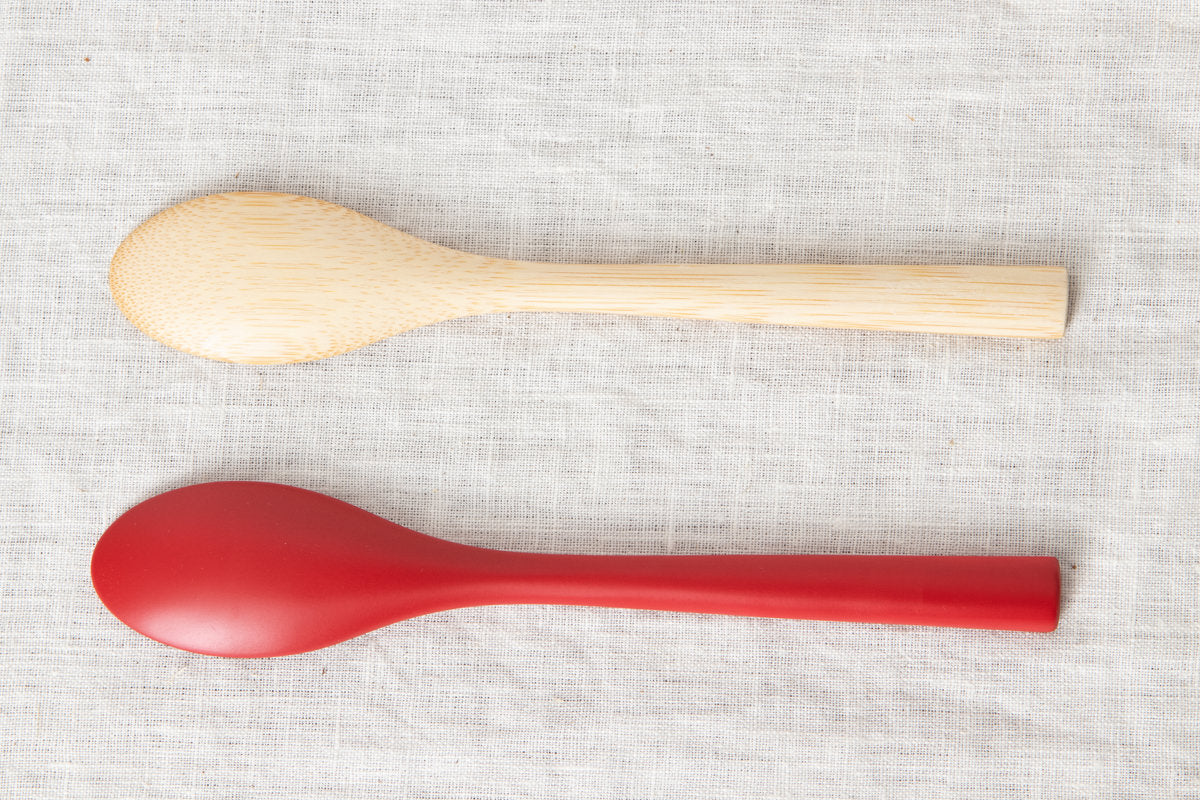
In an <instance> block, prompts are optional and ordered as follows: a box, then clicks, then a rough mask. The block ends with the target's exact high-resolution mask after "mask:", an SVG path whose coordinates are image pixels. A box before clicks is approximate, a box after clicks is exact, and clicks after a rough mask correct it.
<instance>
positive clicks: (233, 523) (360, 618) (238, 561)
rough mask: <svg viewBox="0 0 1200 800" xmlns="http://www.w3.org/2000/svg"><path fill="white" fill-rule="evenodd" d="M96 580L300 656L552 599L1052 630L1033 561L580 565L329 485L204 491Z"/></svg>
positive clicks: (720, 560) (187, 644)
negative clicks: (430, 532)
mask: <svg viewBox="0 0 1200 800" xmlns="http://www.w3.org/2000/svg"><path fill="white" fill-rule="evenodd" d="M91 571H92V583H93V585H94V586H95V589H96V592H97V594H98V595H99V597H100V599H101V601H102V602H103V603H104V605H105V606H107V608H108V609H109V610H110V611H111V612H112V613H113V614H114V615H115V616H116V617H117V618H119V619H120V620H121V621H122V622H124V623H125V624H126V625H128V626H129V627H131V628H133V629H134V630H136V631H138V632H139V633H142V634H144V635H145V636H148V637H150V638H151V639H155V640H157V641H159V642H162V643H164V644H168V645H172V646H174V647H178V648H181V649H183V650H189V651H192V652H196V653H203V654H209V655H218V656H231V657H262V656H278V655H289V654H293V653H301V652H305V651H309V650H315V649H317V648H321V647H326V646H328V645H332V644H336V643H338V642H342V641H345V640H346V639H350V638H353V637H355V636H358V635H360V634H363V633H366V632H368V631H371V630H374V629H376V628H380V627H383V626H385V625H388V624H390V623H393V622H396V621H398V620H403V619H409V618H412V617H416V616H420V615H424V614H429V613H433V612H437V611H443V610H448V609H452V608H460V607H464V606H479V605H492V604H500V603H556V604H571V605H590V606H608V607H615V608H647V609H658V610H663V611H684V612H698V613H716V614H733V615H741V616H763V617H778V618H788V619H818V620H840V621H849V622H875V623H890V624H908V625H940V626H950V627H975V628H995V629H1004V630H1020V631H1049V630H1053V629H1054V628H1055V626H1056V625H1057V621H1058V604H1059V570H1058V561H1057V560H1056V559H1054V558H1049V557H1036V556H1011V557H1010V556H837V555H818V556H808V555H762V556H759V555H719V556H583V555H558V554H546V553H520V552H512V551H505V550H493V549H487V548H481V547H471V546H467V545H462V544H457V543H454V542H448V541H444V540H442V539H437V538H434V537H431V536H426V535H424V534H422V533H418V532H416V531H413V530H410V529H408V528H404V527H402V526H400V525H396V524H394V523H392V522H389V521H388V520H385V519H383V518H381V517H378V516H375V515H374V514H371V513H368V512H367V511H364V510H362V509H360V508H357V507H355V506H352V505H350V504H348V503H344V502H342V501H340V500H336V499H334V498H332V497H328V496H326V495H323V494H319V493H317V492H310V491H307V490H304V489H299V488H295V487H292V486H284V485H281V484H275V483H258V482H248V481H231V482H217V483H202V484H196V485H193V486H188V487H184V488H182V489H175V490H173V491H169V492H165V493H163V494H160V495H157V496H156V497H152V498H150V499H149V500H146V501H144V502H142V503H139V504H138V505H136V506H134V507H133V508H131V509H130V510H129V511H127V512H125V513H124V514H123V515H121V516H120V517H119V518H118V519H117V520H116V521H115V522H113V523H112V525H111V526H110V527H109V528H108V530H107V531H106V532H105V533H104V535H103V536H101V537H100V540H99V542H97V544H96V548H95V552H94V553H93V556H92V567H91Z"/></svg>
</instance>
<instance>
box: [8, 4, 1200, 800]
mask: <svg viewBox="0 0 1200 800" xmlns="http://www.w3.org/2000/svg"><path fill="white" fill-rule="evenodd" d="M2 8H3V11H2V14H0V59H2V65H3V71H2V73H0V90H2V93H3V94H2V104H3V106H2V107H3V117H2V118H0V131H2V133H3V159H2V160H0V199H2V202H3V213H2V215H0V254H2V257H3V261H2V263H0V269H2V271H0V281H2V283H0V315H2V320H3V328H2V329H0V403H2V405H0V466H2V468H3V469H2V470H0V492H2V499H3V507H2V511H0V741H3V742H4V743H5V747H4V755H3V756H2V757H0V796H2V797H13V798H67V797H71V798H74V797H80V798H240V799H242V800H253V799H256V798H310V797H319V798H343V799H345V798H382V797H404V798H438V799H440V800H448V799H449V798H455V799H458V798H463V799H466V798H565V797H579V798H673V799H676V798H678V799H682V798H747V799H748V800H749V799H751V798H753V799H758V798H925V799H927V798H956V799H959V800H961V799H966V798H1012V797H1022V798H1056V799H1057V798H1098V797H1099V798H1110V797H1111V798H1143V797H1144V798H1194V797H1200V762H1198V752H1200V734H1198V733H1197V731H1198V730H1200V703H1198V695H1200V656H1198V655H1197V654H1198V653H1200V647H1198V645H1200V615H1198V612H1197V603H1198V601H1200V523H1198V521H1197V520H1198V519H1200V503H1198V500H1197V498H1198V497H1200V479H1198V475H1200V433H1198V430H1200V429H1198V425H1200V422H1198V420H1200V400H1198V398H1200V389H1198V385H1200V289H1198V280H1197V278H1198V275H1200V264H1198V257H1200V101H1198V96H1200V91H1198V90H1197V86H1198V85H1200V10H1198V9H1197V7H1196V5H1195V4H1194V3H1172V2H1165V3H1153V4H1149V3H1133V2H1127V3H1115V2H1096V3H1058V4H1054V3H1037V2H1019V1H1018V2H999V0H984V2H979V3H959V2H932V3H930V2H911V1H909V0H897V1H895V2H873V1H870V0H866V1H864V2H845V3H843V2H825V3H814V4H806V3H790V2H703V3H701V2H678V3H676V2H657V3H645V2H633V1H632V0H618V1H617V2H611V3H600V2H565V1H563V0H548V1H547V2H449V1H448V0H438V1H437V2H399V3H387V2H369V1H368V0H350V1H349V2H336V3H335V2H254V1H253V0H229V1H228V2H161V3H157V2H156V3H147V2H138V3H133V2H111V3H95V4H88V3H50V2H12V1H11V0H10V1H9V2H5V3H4V4H3V6H2ZM236 189H256V190H275V191H286V192H296V193H302V194H310V195H313V196H316V197H320V198H322V199H326V200H331V201H334V202H338V203H342V204H344V205H347V206H349V207H351V208H354V209H356V210H358V211H361V212H363V213H366V214H369V215H372V216H374V217H375V218H377V219H380V220H382V221H383V222H386V223H388V224H390V225H393V226H395V227H398V228H400V229H402V230H406V231H408V232H411V233H414V234H416V235H418V236H422V237H424V238H426V239H429V240H431V241H435V242H438V243H440V244H445V245H449V246H452V247H457V248H460V249H463V250H468V251H474V252H479V253H483V254H488V255H498V256H504V257H515V258H524V259H543V260H564V261H579V262H586V261H594V262H617V261H630V262H638V261H643V262H650V261H686V262H704V261H713V262H728V261H746V262H754V261H759V262H764V261H778V262H848V263H852V262H865V263H889V262H890V263H939V262H957V261H962V262H970V263H1002V264H1003V263H1008V264H1021V263H1054V264H1062V265H1064V266H1066V267H1067V268H1068V269H1069V270H1070V273H1071V279H1072V282H1073V289H1072V307H1071V313H1070V320H1069V324H1068V330H1067V335H1066V337H1065V338H1064V339H1063V340H1061V341H1055V342H1034V341H1020V340H985V339H972V338H950V337H937V336H927V335H906V334H887V333H866V332H847V331H820V330H803V329H785V328H772V327H755V326H746V325H735V324H722V323H704V322H682V321H664V320H653V319H633V318H615V317H601V316H587V315H555V314H525V315H511V316H488V317H478V318H472V319H463V320H456V321H453V322H448V323H444V324H439V325H435V326H431V327H428V328H424V329H420V330H417V331H414V332H412V333H410V334H406V335H403V336H399V337H396V338H394V339H392V340H389V341H387V342H385V343H381V344H378V345H374V346H372V347H369V348H367V349H364V350H360V351H357V352H354V353H351V354H348V355H345V356H341V357H338V358H335V359H331V360H328V361H322V362H317V363H311V364H304V365H294V366H286V367H263V368H259V367H244V366H234V365H229V364H222V363H217V362H211V361H205V360H202V359H198V358H194V357H190V356H186V355H183V354H181V353H177V352H174V351H172V350H169V349H167V348H164V347H162V346H160V345H158V344H156V343H155V342H153V341H151V340H149V339H147V338H146V337H144V336H142V335H141V334H140V333H138V332H137V331H136V330H135V329H134V328H133V327H132V326H131V325H130V324H128V322H126V321H125V320H124V318H122V317H121V316H120V314H119V313H118V312H117V310H116V308H115V307H114V305H113V303H112V302H111V298H110V297H109V295H108V292H107V287H106V283H105V279H106V269H107V261H108V258H109V257H110V255H111V254H112V252H113V249H114V248H115V247H116V245H117V244H118V243H119V242H120V240H121V239H122V237H123V236H124V235H125V234H127V233H128V232H129V231H130V230H131V229H132V228H133V227H134V226H136V225H137V224H138V223H140V222H142V221H143V220H144V219H146V218H147V217H148V216H150V215H151V214H153V213H155V212H157V211H159V210H161V209H163V208H165V207H166V206H168V205H170V204H172V203H175V202H179V201H181V200H184V199H187V198H190V197H195V196H198V195H201V194H205V193H208V192H214V191H222V190H236ZM228 478H236V479H260V480H274V481H280V482H285V483H293V484H297V485H300V486H304V487H307V488H311V489H316V490H320V491H325V492H328V493H330V494H333V495H335V496H337V497H340V498H342V499H344V500H347V501H350V502H353V503H356V504H358V505H361V506H363V507H364V508H367V509H369V510H371V511H373V512H375V513H378V514H381V515H383V516H385V517H388V518H390V519H393V520H395V521H397V522H400V523H402V524H406V525H408V526H410V527H413V528H416V529H418V530H421V531H425V532H427V533H431V534H434V535H438V536H443V537H446V538H449V539H453V540H456V541H462V542H468V543H472V544H480V545H486V546H492V547H508V548H514V549H528V550H547V551H556V552H581V553H582V552H594V553H721V552H731V553H770V552H787V553H802V552H819V553H832V552H845V553H917V554H921V553H931V554H936V553H963V554H975V553H994V554H1050V555H1056V556H1058V557H1059V558H1060V559H1061V560H1062V564H1063V568H1064V572H1065V595H1064V606H1063V621H1062V625H1061V627H1060V629H1059V631H1058V632H1057V633H1054V634H1049V635H1038V634H1018V633H1000V632H985V631H958V630H936V629H918V628H886V627H874V626H856V625H848V624H829V623H815V622H814V623H809V622H790V621H777V620H761V619H734V618H723V617H705V616H688V615H679V614H668V613H656V612H646V611H623V610H613V609H607V610H600V609H572V608H559V607H491V608H478V609H467V610H461V611H453V612H446V613H442V614H437V615H434V616H431V617H428V618H424V619H418V620H413V621H410V622H404V623H400V624H397V625H394V626H392V627H390V628H387V629H384V630H381V631H378V632H375V633H372V634H370V635H367V636H364V637H362V638H361V639H358V640H355V641H353V642H350V643H347V644H344V645H340V646H338V647H335V648H331V649H328V650H324V651H319V652H316V653H311V654H307V655H302V656H296V657H290V658H283V659H272V660H252V661H238V660H222V659H215V658H206V657H200V656H193V655H189V654H186V653H183V652H179V651H175V650H172V649H169V648H167V647H164V646H161V645H158V644H155V643H154V642H151V641H149V640H146V639H144V638H142V637H140V636H138V635H136V634H134V633H132V632H131V631H129V630H128V629H126V628H124V627H123V626H121V625H120V624H119V623H118V622H117V621H116V620H115V619H113V618H112V617H111V616H110V615H108V614H107V612H106V611H105V610H104V609H103V608H102V607H101V606H100V605H99V603H98V602H97V601H96V599H95V597H94V595H93V593H92V591H91V587H90V584H89V581H88V577H87V568H88V560H89V557H90V552H91V547H92V545H93V544H94V542H95V540H96V538H97V537H98V536H99V534H100V533H101V532H102V531H103V529H104V527H105V526H106V524H107V523H108V522H110V521H111V520H112V519H113V518H114V517H116V516H117V515H118V514H119V513H121V512H122V511H124V510H125V509H126V508H128V507H129V506H130V505H132V504H133V503H136V502H138V501H139V500H142V499H145V498H146V497H148V496H150V495H152V494H154V493H156V492H159V491H162V490H164V489H167V488H171V487H175V486H181V485H185V484H188V483H193V482H197V481H203V480H215V479H228Z"/></svg>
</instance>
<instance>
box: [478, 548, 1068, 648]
mask: <svg viewBox="0 0 1200 800" xmlns="http://www.w3.org/2000/svg"><path fill="white" fill-rule="evenodd" d="M492 552H495V551H492ZM504 555H505V556H508V557H510V558H511V559H512V560H509V558H500V559H497V561H498V562H499V563H496V564H495V565H496V566H497V567H499V570H497V572H494V573H492V575H493V579H491V580H485V581H484V582H483V584H484V585H479V586H478V589H479V590H480V591H481V595H480V597H479V598H478V599H479V602H481V603H496V602H498V601H499V602H510V603H563V604H570V605H588V606H609V607H617V608H647V609H658V610H662V611H690V612H699V613H712V614H733V615H740V616H755V617H781V618H786V619H813V620H838V621H844V622H874V623H890V624H900V625H940V626H948V627H956V628H993V629H999V630H1016V631H1052V630H1054V628H1055V627H1056V626H1057V625H1058V606H1059V569H1058V560H1057V559H1055V558H1051V557H1031V556H852V555H850V556H848V555H776V556H761V555H723V556H572V555H549V554H540V553H537V554H534V553H505V554H504ZM501 598H503V599H501Z"/></svg>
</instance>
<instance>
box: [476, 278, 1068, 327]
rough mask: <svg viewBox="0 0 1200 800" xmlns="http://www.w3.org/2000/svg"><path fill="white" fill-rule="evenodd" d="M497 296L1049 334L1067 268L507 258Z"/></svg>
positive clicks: (732, 317) (839, 323)
mask: <svg viewBox="0 0 1200 800" xmlns="http://www.w3.org/2000/svg"><path fill="white" fill-rule="evenodd" d="M497 269H498V271H503V270H511V273H510V274H509V275H508V276H507V277H508V278H509V280H507V281H506V283H507V288H506V289H504V290H503V292H504V293H505V294H506V295H507V297H506V298H505V299H506V300H507V303H506V304H507V305H508V306H509V307H510V310H519V311H582V312H597V313H606V314H634V315H646V316H660V317H686V318H692V319H719V320H728V321H732V322H760V323H769V324H774V325H805V326H812V327H820V328H863V329H872V330H889V331H921V332H927V333H956V334H967V335H974V336H1020V337H1029V338H1035V339H1055V338H1058V337H1060V336H1062V335H1063V329H1064V327H1065V325H1066V308H1067V274H1066V271H1065V270H1063V269H1062V268H1061V267H1049V266H1016V267H1000V266H888V265H881V266H846V265H822V264H636V265H631V264H549V263H538V262H515V263H514V262H507V263H505V265H504V266H500V267H498V268H497Z"/></svg>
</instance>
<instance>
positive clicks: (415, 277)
mask: <svg viewBox="0 0 1200 800" xmlns="http://www.w3.org/2000/svg"><path fill="white" fill-rule="evenodd" d="M109 277H110V283H111V286H112V292H113V296H114V297H115V298H116V301H117V304H118V305H119V306H120V307H121V310H122V311H123V312H124V313H125V315H126V316H127V317H129V319H130V320H131V321H132V322H133V324H134V325H136V326H137V327H138V328H140V329H141V330H143V331H144V332H145V333H147V334H149V335H150V336H152V337H153V338H155V339H157V340H158V341H160V342H163V343H164V344H167V345H170V346H171V347H174V348H177V349H179V350H183V351H185V352H188V353H193V354H195V355H199V356H205V357H207V358H215V359H218V360H221V361H236V362H241V363H247V364H282V363H286V362H292V361H309V360H312V359H318V358H324V357H327V356H332V355H337V354H339V353H344V352H346V351H348V350H353V349H355V348H357V347H362V346H363V345H366V344H370V343H371V342H375V341H378V340H380V339H384V338H386V337H388V336H392V335H393V334H396V333H400V332H401V331H406V330H409V329H411V328H416V327H418V326H421V325H428V324H430V323H433V322H440V321H442V320H447V319H452V318H454V317H462V316H468V315H471V314H484V313H490V312H503V311H584V312H601V313H610V314H644V315H649V316H662V317H688V318H695V319H722V320H732V321H739V322H759V323H771V324H779V325H809V326H815V327H825V328H869V329H876V330H894V331H925V332H930V333H957V334H971V335H978V336H1024V337H1031V338H1038V339H1050V338H1056V337H1059V336H1061V335H1062V333H1063V327H1064V324H1065V319H1066V301H1067V277H1066V272H1065V271H1064V270H1063V269H1061V268H1059V267H1048V266H1035V267H1029V266H1022V267H999V266H843V265H796V264H737V265H731V264H724V265H708V264H637V265H634V264H626V265H617V264H547V263H537V262H530V261H513V260H509V259H501V258H488V257H485V256H477V255H472V254H470V253H463V252H460V251H458V250H452V249H450V248H449V247H442V246H440V245H436V244H432V243H430V242H426V241H423V240H421V239H418V238H416V237H414V236H409V235H407V234H404V233H401V232H400V231H397V230H395V229H394V228H390V227H388V226H387V225H384V224H383V223H381V222H376V221H375V220H372V219H369V218H368V217H364V216H363V215H361V214H358V213H356V212H354V211H351V210H349V209H347V208H343V207H341V206H338V205H334V204H332V203H326V202H323V201H320V200H315V199H313V198H311V197H301V196H298V195H290V194H275V193H268V192H234V193H229V194H215V195H209V196H207V197H200V198H197V199H195V200H190V201H188V202H186V203H180V204H179V205H176V206H173V207H171V208H168V209H167V210H166V211H163V212H162V213H160V214H158V215H157V216H155V217H153V218H151V219H150V220H148V221H147V222H145V223H144V224H142V225H141V226H139V227H138V228H137V229H136V230H135V231H134V232H133V233H131V234H130V235H129V237H128V238H126V239H125V241H124V242H122V243H121V246H120V247H119V248H118V249H117V252H116V254H115V255H114V256H113V261H112V271H111V273H110V276H109Z"/></svg>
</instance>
